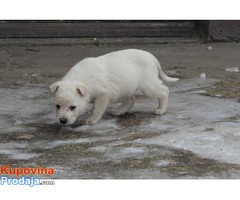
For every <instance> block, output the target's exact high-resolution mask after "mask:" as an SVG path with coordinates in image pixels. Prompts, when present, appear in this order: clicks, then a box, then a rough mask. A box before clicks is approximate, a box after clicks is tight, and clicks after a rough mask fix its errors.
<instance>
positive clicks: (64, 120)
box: [59, 118, 68, 125]
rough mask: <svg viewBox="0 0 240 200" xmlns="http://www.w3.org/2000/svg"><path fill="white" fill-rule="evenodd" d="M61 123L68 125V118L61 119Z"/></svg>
mask: <svg viewBox="0 0 240 200" xmlns="http://www.w3.org/2000/svg"><path fill="white" fill-rule="evenodd" d="M59 121H60V123H61V124H65V125H66V124H67V121H68V120H67V119H66V118H60V119H59Z"/></svg>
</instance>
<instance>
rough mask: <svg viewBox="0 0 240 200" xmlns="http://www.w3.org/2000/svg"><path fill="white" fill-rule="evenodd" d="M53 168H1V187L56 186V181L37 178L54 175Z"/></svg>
mask: <svg viewBox="0 0 240 200" xmlns="http://www.w3.org/2000/svg"><path fill="white" fill-rule="evenodd" d="M53 174H54V169H53V168H43V167H40V166H38V167H36V168H28V167H26V168H22V167H18V168H12V167H9V166H1V167H0V185H28V186H30V187H33V186H34V185H54V184H55V183H54V181H42V180H40V178H36V177H35V176H37V175H53Z"/></svg>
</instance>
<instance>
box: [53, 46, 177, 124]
mask: <svg viewBox="0 0 240 200" xmlns="http://www.w3.org/2000/svg"><path fill="white" fill-rule="evenodd" d="M159 76H160V77H161V78H162V79H163V80H164V81H167V82H174V81H177V80H178V79H177V78H170V77H168V76H167V75H166V74H165V73H164V72H163V71H162V69H161V66H160V63H159V62H158V60H157V59H156V58H155V57H154V56H153V55H152V54H150V53H148V52H146V51H143V50H136V49H127V50H121V51H116V52H112V53H109V54H106V55H103V56H99V57H96V58H86V59H84V60H82V61H80V62H79V63H77V64H76V65H74V66H73V67H72V68H71V70H70V71H69V72H68V73H67V74H66V75H65V76H64V77H63V79H62V80H61V81H58V82H56V83H54V84H52V85H51V86H50V91H51V93H52V94H53V98H54V102H55V104H56V109H57V117H58V119H59V122H60V123H61V124H62V125H71V124H73V123H74V122H75V120H76V119H77V117H78V116H79V115H81V114H83V113H84V112H85V111H86V109H87V105H88V103H93V108H92V113H91V116H90V117H89V118H88V119H87V120H86V124H95V123H97V122H98V121H99V120H100V119H101V117H102V115H103V114H104V112H105V110H106V108H107V106H108V104H109V103H110V102H122V104H121V105H120V107H119V108H118V109H116V110H115V111H112V112H110V114H112V115H123V114H124V113H125V112H127V111H128V110H129V109H130V108H131V107H132V106H133V104H134V94H135V92H136V91H137V90H140V91H141V92H142V93H143V94H144V95H145V96H147V97H151V98H157V99H158V100H159V106H158V108H157V110H156V111H155V113H156V114H157V115H162V114H164V113H165V112H166V110H167V104H168V95H169V90H168V88H167V87H166V86H164V85H162V81H161V80H160V79H159Z"/></svg>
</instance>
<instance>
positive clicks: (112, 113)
mask: <svg viewBox="0 0 240 200" xmlns="http://www.w3.org/2000/svg"><path fill="white" fill-rule="evenodd" d="M108 114H109V115H113V116H121V115H123V114H124V112H119V111H117V110H109V111H108Z"/></svg>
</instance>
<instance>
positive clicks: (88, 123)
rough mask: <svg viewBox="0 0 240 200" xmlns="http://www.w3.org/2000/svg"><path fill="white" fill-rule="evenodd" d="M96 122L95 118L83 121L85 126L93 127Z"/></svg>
mask: <svg viewBox="0 0 240 200" xmlns="http://www.w3.org/2000/svg"><path fill="white" fill-rule="evenodd" d="M97 122H98V120H96V119H95V118H93V117H89V118H88V119H87V120H86V121H85V124H87V125H94V124H96V123H97Z"/></svg>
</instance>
